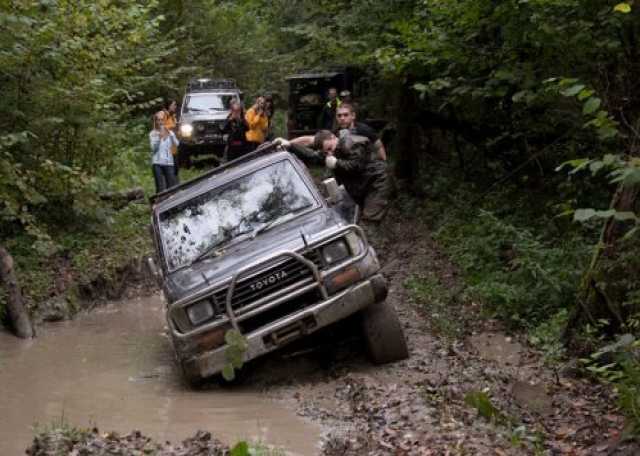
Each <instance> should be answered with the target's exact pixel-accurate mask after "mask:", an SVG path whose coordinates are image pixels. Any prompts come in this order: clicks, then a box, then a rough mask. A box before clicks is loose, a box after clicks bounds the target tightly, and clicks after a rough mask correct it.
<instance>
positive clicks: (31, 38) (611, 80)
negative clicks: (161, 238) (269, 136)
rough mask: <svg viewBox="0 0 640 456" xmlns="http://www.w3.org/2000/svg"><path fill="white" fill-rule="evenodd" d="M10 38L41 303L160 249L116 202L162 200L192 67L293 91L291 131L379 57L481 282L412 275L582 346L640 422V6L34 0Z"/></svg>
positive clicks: (33, 295)
mask: <svg viewBox="0 0 640 456" xmlns="http://www.w3.org/2000/svg"><path fill="white" fill-rule="evenodd" d="M0 30H2V34H0V42H1V45H0V49H1V51H0V69H1V70H0V82H1V84H2V96H3V103H2V104H1V105H0V125H1V127H0V219H1V224H0V246H2V247H5V248H6V249H7V250H8V251H9V252H10V253H11V254H12V255H13V257H14V258H15V260H16V269H17V275H18V278H19V280H20V283H21V287H22V291H23V293H24V295H25V299H26V302H27V304H28V307H29V309H30V310H31V311H32V312H36V311H37V309H38V306H40V305H41V303H42V302H44V301H47V300H50V299H52V298H56V297H59V296H63V297H64V299H65V300H66V301H67V302H68V303H70V305H71V306H72V307H73V306H78V305H79V304H77V302H78V301H79V300H80V299H81V298H83V297H86V296H85V294H86V291H85V289H86V285H87V284H90V283H94V282H95V281H96V276H97V275H100V274H101V275H104V276H109V275H117V274H119V273H121V268H122V265H123V264H124V263H125V262H126V260H127V259H129V258H131V257H132V256H135V255H143V254H146V253H148V252H149V251H150V250H151V247H150V240H149V239H147V238H148V236H147V224H148V207H146V206H145V205H126V206H125V207H124V208H123V207H116V206H114V204H112V202H110V201H108V200H105V198H101V195H104V194H108V193H110V192H117V191H121V190H125V189H129V188H132V187H136V186H142V187H143V188H144V189H145V191H146V194H147V195H149V194H150V192H151V190H152V188H153V184H152V178H151V171H150V169H149V168H150V167H149V164H148V161H149V152H148V144H147V133H148V131H149V130H150V128H151V121H150V119H151V115H152V113H153V112H154V111H156V110H158V109H159V108H160V106H161V104H162V101H163V99H167V98H175V99H178V100H179V99H180V98H181V96H182V90H183V88H184V86H185V83H186V81H187V79H189V78H190V77H193V76H201V75H206V76H214V77H225V78H233V79H235V80H236V81H237V83H238V85H239V87H241V88H242V89H243V90H244V92H245V95H246V100H248V101H250V100H252V99H253V97H254V96H255V95H256V94H258V93H262V92H265V91H269V92H272V93H275V94H276V95H279V96H278V97H276V100H277V103H276V108H277V109H278V116H279V117H278V119H280V120H279V121H280V123H281V126H280V128H281V132H284V130H283V129H284V112H285V111H286V85H285V81H284V77H285V76H286V75H288V74H291V73H293V72H296V71H300V70H303V69H310V68H323V67H326V66H327V65H329V64H331V65H342V64H352V65H358V66H360V67H361V68H363V69H365V71H366V72H367V74H368V77H369V79H370V80H371V81H372V83H371V90H370V95H369V96H368V97H367V98H366V99H363V100H358V101H359V103H360V106H361V107H363V108H366V110H367V112H368V113H369V114H370V115H372V116H376V117H379V118H384V119H387V120H389V124H388V126H387V129H388V130H389V131H390V132H391V133H392V134H390V135H389V137H390V138H392V141H391V142H390V143H389V144H388V145H387V150H388V151H389V155H390V159H391V162H392V164H393V168H394V173H395V175H396V177H397V180H398V183H399V195H398V199H397V204H398V205H399V206H400V207H401V208H402V210H403V211H405V212H406V213H407V217H408V218H410V217H417V218H420V219H426V220H428V221H429V224H430V226H431V227H432V230H433V236H434V238H435V239H436V241H437V242H438V243H439V244H440V245H441V246H442V247H443V248H444V249H445V251H446V252H447V253H448V255H449V256H450V257H451V259H452V261H453V262H454V263H455V264H457V265H458V267H459V268H460V269H461V271H462V274H463V276H464V283H465V286H464V288H463V289H460V290H447V289H445V288H444V287H443V286H442V285H441V284H439V283H438V282H437V281H436V280H435V279H433V278H430V276H429V274H428V272H427V273H425V275H424V276H421V277H411V278H407V279H408V280H407V286H408V287H409V289H410V290H411V291H412V293H413V294H414V295H415V296H416V298H417V299H418V300H424V301H425V302H429V301H432V302H438V303H440V304H441V305H442V307H443V308H449V307H452V306H456V304H457V303H459V302H460V301H461V300H473V301H475V302H479V303H481V305H482V308H483V312H485V313H486V315H487V316H491V317H497V318H499V319H501V320H503V321H504V322H506V324H507V325H509V326H510V327H511V328H513V329H514V330H522V331H526V332H528V334H529V341H530V342H531V343H532V344H533V345H534V346H536V347H538V348H539V349H540V350H543V351H544V352H545V353H546V355H547V358H548V362H549V363H552V364H553V363H555V364H557V365H560V364H561V363H565V362H567V360H569V359H572V358H579V359H580V360H581V361H580V363H579V366H580V368H581V369H583V370H584V373H585V374H586V375H593V376H594V378H597V379H599V380H602V381H605V382H612V383H613V384H614V385H615V387H616V388H617V391H618V393H617V397H618V398H619V401H620V406H621V408H622V409H623V411H625V412H626V414H627V416H628V417H629V418H630V423H633V424H632V425H631V427H630V430H635V432H637V431H638V426H640V412H639V410H640V402H639V401H640V399H639V398H640V394H639V393H640V391H639V390H640V364H639V361H638V359H639V355H638V347H639V345H640V343H639V342H638V337H640V280H639V279H640V255H639V253H640V250H639V248H638V247H639V244H640V233H638V232H637V227H638V223H639V220H638V198H637V195H638V184H639V183H640V159H639V158H638V155H639V154H640V78H638V75H639V74H640V48H639V46H640V44H639V43H640V40H639V34H640V5H638V4H637V2H635V3H634V2H633V1H627V2H619V1H617V0H614V1H602V0H504V1H497V0H422V1H411V0H406V1H402V0H400V1H376V0H353V1H340V0H338V1H325V0H320V1H318V0H314V1H289V0H287V1H284V0H275V1H261V0H247V1H238V2H233V1H213V0H211V1H206V0H200V1H151V2H133V1H106V0H104V1H93V0H92V1H87V0H79V1H78V0H76V1H65V0H60V1H55V0H40V1H27V0H23V1H13V2H3V3H2V5H0ZM187 176H188V174H187ZM4 301H6V296H5V295H0V313H2V309H3V303H4ZM441 329H442V331H443V332H444V333H446V330H447V324H446V321H443V322H442V325H441ZM622 335H624V337H620V336H622ZM615 341H618V343H617V344H616V345H615V350H612V349H610V347H611V346H612V343H614V342H615ZM603 347H604V348H606V349H605V350H603ZM559 363H560V364H559Z"/></svg>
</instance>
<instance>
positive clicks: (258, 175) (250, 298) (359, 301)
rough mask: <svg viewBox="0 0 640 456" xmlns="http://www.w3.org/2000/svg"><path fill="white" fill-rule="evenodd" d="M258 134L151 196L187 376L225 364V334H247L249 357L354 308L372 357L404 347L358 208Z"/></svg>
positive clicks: (400, 352)
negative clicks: (257, 141)
mask: <svg viewBox="0 0 640 456" xmlns="http://www.w3.org/2000/svg"><path fill="white" fill-rule="evenodd" d="M322 187H323V189H322V190H323V191H322V192H320V191H319V189H318V188H317V187H316V185H315V184H314V181H313V179H312V178H311V176H310V174H309V172H308V170H307V168H306V167H305V165H304V164H303V163H302V162H301V161H299V160H298V159H297V158H296V157H295V156H294V155H292V154H290V153H289V152H287V151H286V150H284V149H282V148H281V147H276V146H274V145H271V144H265V145H263V146H261V147H260V148H258V150H256V151H255V152H253V153H251V154H249V155H246V156H244V157H241V158H239V159H236V160H233V161H230V162H228V163H226V164H224V165H222V166H220V167H218V168H215V169H213V170H211V171H209V172H207V173H205V174H204V175H202V176H200V177H198V178H196V179H194V180H191V181H189V182H186V183H183V184H181V185H179V186H178V187H174V188H173V189H170V190H167V191H165V192H163V193H160V194H157V195H155V196H154V197H152V199H151V201H152V225H153V237H154V242H155V246H156V250H157V257H158V259H159V262H160V264H159V267H158V266H156V264H155V262H153V261H151V262H150V266H151V269H152V271H154V273H155V274H156V276H157V277H158V278H159V279H160V283H161V285H162V288H163V291H164V294H165V297H166V302H167V305H166V317H167V323H168V327H169V330H170V333H171V338H172V340H173V346H174V348H175V351H176V354H177V357H178V361H179V363H180V365H181V367H182V370H183V372H184V375H185V378H186V379H187V380H188V381H189V382H191V383H194V382H197V381H199V380H200V379H202V378H204V377H208V376H211V375H213V374H217V373H219V372H221V371H222V369H223V367H224V365H225V349H226V347H227V345H226V343H225V334H226V333H227V331H229V330H231V329H236V330H237V331H239V332H240V333H241V334H242V335H243V336H244V338H245V341H246V344H247V350H246V351H245V353H244V361H245V362H246V361H249V360H251V359H253V358H256V357H258V356H261V355H263V354H265V353H267V352H270V351H272V350H276V349H277V348H280V347H282V346H283V345H285V344H287V343H289V342H291V341H293V340H295V339H298V338H301V337H304V336H306V335H307V334H310V333H312V332H314V331H317V330H319V329H320V328H323V327H325V326H328V325H331V324H332V323H335V322H337V321H339V320H343V319H345V318H346V317H348V316H350V315H352V314H354V313H356V312H361V314H362V323H363V325H362V327H363V328H364V336H365V338H366V341H367V343H368V347H369V349H370V353H371V357H372V359H373V361H374V362H377V363H385V362H389V361H395V360H398V359H402V358H405V357H406V356H407V345H406V342H405V338H404V334H403V331H402V327H401V326H400V323H399V321H398V318H397V316H396V314H395V311H394V309H393V307H391V306H389V305H387V304H386V303H385V298H386V296H387V285H386V282H385V279H384V278H383V277H382V275H381V274H380V265H379V263H378V259H377V257H376V253H375V251H374V249H373V247H371V246H370V245H369V244H368V242H367V238H366V236H365V233H364V232H363V230H362V229H361V228H360V227H359V226H358V225H356V224H354V221H355V219H356V217H357V207H356V206H355V204H354V203H353V200H351V199H350V198H349V196H348V194H347V193H346V192H345V190H344V189H343V188H342V187H338V186H337V185H336V183H335V180H334V179H327V180H326V181H324V182H323V185H322Z"/></svg>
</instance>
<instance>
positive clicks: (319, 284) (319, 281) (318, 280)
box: [170, 225, 368, 340]
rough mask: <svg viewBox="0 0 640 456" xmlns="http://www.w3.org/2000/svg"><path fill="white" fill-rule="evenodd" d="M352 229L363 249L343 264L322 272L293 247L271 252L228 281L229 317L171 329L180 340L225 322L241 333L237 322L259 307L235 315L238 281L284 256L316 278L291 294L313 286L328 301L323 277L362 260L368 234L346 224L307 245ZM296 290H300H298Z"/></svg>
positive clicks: (324, 240) (299, 292)
mask: <svg viewBox="0 0 640 456" xmlns="http://www.w3.org/2000/svg"><path fill="white" fill-rule="evenodd" d="M350 231H355V232H356V233H357V234H358V235H359V237H360V238H361V239H362V242H363V246H362V248H361V251H360V252H359V253H358V254H357V255H355V256H353V257H351V258H349V259H348V260H346V261H345V262H342V263H340V264H339V265H338V266H336V267H333V268H330V269H328V270H326V271H320V270H319V268H318V267H317V266H316V265H315V264H314V263H313V262H312V261H310V260H308V259H306V258H304V257H303V256H302V255H301V254H299V253H297V252H294V251H291V250H283V251H280V252H276V253H274V254H273V255H270V256H269V257H268V258H266V259H260V260H258V261H255V262H252V263H250V264H248V265H246V266H243V267H242V268H241V269H240V270H238V271H237V272H235V273H234V274H233V276H232V277H231V280H230V281H229V283H228V287H229V288H228V290H227V295H226V299H225V312H226V314H227V315H226V318H223V319H216V320H214V321H211V322H210V323H208V324H205V325H203V326H199V327H197V328H193V329H192V330H190V331H186V332H184V333H182V332H179V331H176V330H175V329H172V332H173V334H174V336H175V337H176V338H178V339H180V340H184V339H187V338H189V337H192V336H195V335H198V334H202V333H205V332H208V331H209V330H211V329H214V328H216V327H218V326H221V325H223V324H225V323H231V326H232V328H233V329H235V330H236V331H238V332H240V333H241V332H242V331H241V330H240V326H239V324H238V321H242V320H243V319H244V318H248V317H250V316H252V315H255V313H256V310H257V309H253V311H251V310H252V309H251V308H250V306H246V307H244V308H242V310H244V311H245V313H244V314H243V315H241V316H238V315H236V312H234V310H233V307H232V301H233V294H234V290H235V287H236V284H237V283H238V281H239V280H240V279H241V278H242V277H243V276H245V275H248V274H249V273H250V272H254V271H259V270H260V267H261V266H263V265H265V264H268V263H273V262H275V261H277V260H278V259H279V258H283V257H289V258H294V259H295V260H296V261H299V262H300V263H302V264H304V265H305V266H306V267H307V268H309V269H310V270H311V272H312V275H313V278H314V282H313V283H312V284H310V285H307V286H305V287H302V288H299V289H297V290H293V291H291V294H292V295H294V297H295V296H296V295H299V294H302V293H304V292H307V291H309V290H311V289H313V288H317V289H318V290H319V291H320V293H321V295H322V299H323V300H326V299H328V298H329V294H328V293H327V290H326V287H325V286H324V283H323V278H324V277H327V276H329V275H331V274H333V273H334V272H336V270H339V269H342V268H346V267H348V266H351V265H352V264H354V263H357V262H359V261H361V260H362V259H363V258H364V257H365V256H366V255H367V252H368V248H367V246H368V242H367V237H366V234H365V233H364V231H363V230H362V228H361V227H359V226H358V225H347V226H344V227H343V228H341V229H339V230H338V231H335V232H333V233H331V235H330V236H328V237H324V238H322V239H318V240H317V241H313V242H310V243H308V244H307V246H306V248H307V249H314V248H317V247H319V246H320V245H322V244H326V243H329V242H331V241H333V240H335V239H337V238H340V237H342V236H344V235H345V234H347V233H348V232H350ZM219 287H220V284H217V285H216V286H214V287H211V288H210V289H208V290H207V292H206V293H205V294H209V293H211V292H213V290H214V289H215V288H219ZM296 292H297V293H296ZM198 299H202V296H200V297H199V298H198ZM287 299H290V295H287V296H285V297H281V298H280V299H276V300H274V301H273V302H272V303H270V304H265V305H264V306H262V307H261V309H262V310H268V309H270V308H272V307H274V306H276V305H278V304H280V303H282V302H283V301H285V300H287ZM192 302H194V300H189V301H188V302H184V303H182V304H181V305H180V307H186V306H187V305H189V304H191V303H192ZM170 326H171V327H173V326H174V324H173V323H171V324H170Z"/></svg>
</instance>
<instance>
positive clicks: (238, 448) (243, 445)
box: [229, 441, 251, 456]
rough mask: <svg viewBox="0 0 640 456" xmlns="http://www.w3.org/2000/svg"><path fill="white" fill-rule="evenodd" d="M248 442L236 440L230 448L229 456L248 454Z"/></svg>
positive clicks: (246, 455)
mask: <svg viewBox="0 0 640 456" xmlns="http://www.w3.org/2000/svg"><path fill="white" fill-rule="evenodd" d="M250 455H251V453H250V452H249V444H248V443H247V442H244V441H242V442H238V443H237V444H236V445H235V446H234V447H233V448H232V449H231V453H229V456H250Z"/></svg>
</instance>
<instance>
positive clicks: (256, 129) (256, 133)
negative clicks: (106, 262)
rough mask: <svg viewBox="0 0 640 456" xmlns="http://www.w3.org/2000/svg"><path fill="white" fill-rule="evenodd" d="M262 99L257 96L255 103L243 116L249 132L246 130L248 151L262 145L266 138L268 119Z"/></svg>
mask: <svg viewBox="0 0 640 456" xmlns="http://www.w3.org/2000/svg"><path fill="white" fill-rule="evenodd" d="M264 108H265V105H264V97H263V96H259V97H258V98H256V102H255V103H254V105H253V106H251V107H250V108H249V109H248V110H247V113H246V114H245V119H246V121H247V125H248V126H249V130H247V134H246V138H247V142H248V143H249V147H248V148H249V150H254V149H255V148H256V147H258V146H259V145H260V144H262V143H263V142H264V140H265V138H266V136H267V130H268V129H269V118H268V117H267V114H266V112H265V109H264Z"/></svg>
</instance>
